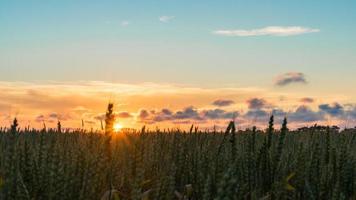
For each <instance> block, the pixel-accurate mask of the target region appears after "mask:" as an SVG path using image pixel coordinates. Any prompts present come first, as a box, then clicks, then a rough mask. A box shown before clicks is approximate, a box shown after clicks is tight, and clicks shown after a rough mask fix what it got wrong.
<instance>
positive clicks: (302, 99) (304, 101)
mask: <svg viewBox="0 0 356 200" xmlns="http://www.w3.org/2000/svg"><path fill="white" fill-rule="evenodd" d="M299 101H300V102H302V103H313V102H314V99H313V98H310V97H304V98H301V99H300V100H299Z"/></svg>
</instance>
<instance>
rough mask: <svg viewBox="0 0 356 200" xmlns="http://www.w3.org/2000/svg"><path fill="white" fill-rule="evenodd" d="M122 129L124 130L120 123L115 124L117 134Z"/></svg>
mask: <svg viewBox="0 0 356 200" xmlns="http://www.w3.org/2000/svg"><path fill="white" fill-rule="evenodd" d="M121 129H122V125H121V124H119V123H115V125H114V130H115V132H118V131H120V130H121Z"/></svg>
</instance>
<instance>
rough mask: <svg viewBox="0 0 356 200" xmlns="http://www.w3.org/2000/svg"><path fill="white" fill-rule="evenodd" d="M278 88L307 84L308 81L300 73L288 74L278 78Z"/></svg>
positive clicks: (276, 81)
mask: <svg viewBox="0 0 356 200" xmlns="http://www.w3.org/2000/svg"><path fill="white" fill-rule="evenodd" d="M274 83H275V85H277V86H286V85H289V84H292V83H303V84H306V83H307V80H306V78H305V75H304V74H303V73H300V72H288V73H285V74H282V75H279V76H277V77H276V79H275V81H274Z"/></svg>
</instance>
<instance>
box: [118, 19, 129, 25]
mask: <svg viewBox="0 0 356 200" xmlns="http://www.w3.org/2000/svg"><path fill="white" fill-rule="evenodd" d="M120 25H121V26H128V25H130V22H129V21H126V20H124V21H121V22H120Z"/></svg>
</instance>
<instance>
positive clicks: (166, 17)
mask: <svg viewBox="0 0 356 200" xmlns="http://www.w3.org/2000/svg"><path fill="white" fill-rule="evenodd" d="M174 18H175V17H174V16H166V15H164V16H160V17H159V18H158V20H159V21H160V22H163V23H167V22H169V21H171V20H172V19H174Z"/></svg>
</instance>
